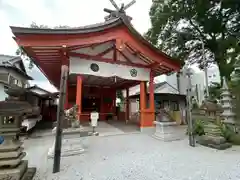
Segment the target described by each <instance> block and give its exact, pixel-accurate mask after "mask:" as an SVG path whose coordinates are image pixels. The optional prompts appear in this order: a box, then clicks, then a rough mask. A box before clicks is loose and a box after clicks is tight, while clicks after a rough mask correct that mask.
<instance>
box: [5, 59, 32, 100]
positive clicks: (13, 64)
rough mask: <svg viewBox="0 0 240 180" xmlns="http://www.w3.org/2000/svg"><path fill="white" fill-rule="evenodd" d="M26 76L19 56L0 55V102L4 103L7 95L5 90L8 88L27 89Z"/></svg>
mask: <svg viewBox="0 0 240 180" xmlns="http://www.w3.org/2000/svg"><path fill="white" fill-rule="evenodd" d="M28 80H32V78H31V77H30V76H28V75H27V73H26V70H25V67H24V64H23V62H22V59H21V58H20V57H19V56H8V55H0V101H4V100H5V98H6V97H8V95H7V94H6V93H5V88H7V87H10V86H19V87H23V88H24V87H28V86H29V83H28Z"/></svg>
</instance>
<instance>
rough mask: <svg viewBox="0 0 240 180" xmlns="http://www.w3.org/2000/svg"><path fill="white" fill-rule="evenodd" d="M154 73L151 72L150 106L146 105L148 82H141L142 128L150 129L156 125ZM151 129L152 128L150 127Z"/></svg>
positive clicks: (142, 129)
mask: <svg viewBox="0 0 240 180" xmlns="http://www.w3.org/2000/svg"><path fill="white" fill-rule="evenodd" d="M153 78H154V76H153V73H152V72H151V73H150V82H149V107H148V108H147V107H146V103H147V101H146V82H141V84H140V129H141V131H145V130H146V131H148V129H149V128H152V127H153V126H154V120H155V109H154V82H153ZM149 130H150V129H149ZM151 131H152V130H151Z"/></svg>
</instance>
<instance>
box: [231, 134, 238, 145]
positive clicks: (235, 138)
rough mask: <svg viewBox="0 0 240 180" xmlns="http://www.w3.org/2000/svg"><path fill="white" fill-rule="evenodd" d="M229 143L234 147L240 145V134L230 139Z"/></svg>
mask: <svg viewBox="0 0 240 180" xmlns="http://www.w3.org/2000/svg"><path fill="white" fill-rule="evenodd" d="M229 142H231V143H232V144H234V145H240V134H234V135H232V136H231V137H230V139H229Z"/></svg>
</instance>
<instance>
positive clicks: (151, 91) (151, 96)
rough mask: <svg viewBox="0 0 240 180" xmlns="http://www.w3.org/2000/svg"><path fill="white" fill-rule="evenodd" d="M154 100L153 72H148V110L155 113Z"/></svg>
mask: <svg viewBox="0 0 240 180" xmlns="http://www.w3.org/2000/svg"><path fill="white" fill-rule="evenodd" d="M154 105H155V100H154V76H153V71H151V72H150V81H149V109H150V110H152V111H155V107H154Z"/></svg>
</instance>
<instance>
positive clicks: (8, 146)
mask: <svg viewBox="0 0 240 180" xmlns="http://www.w3.org/2000/svg"><path fill="white" fill-rule="evenodd" d="M22 144H23V143H22V142H20V141H19V142H15V143H9V144H5V143H4V142H3V144H1V145H0V152H8V151H14V150H17V149H18V148H19V147H21V146H22Z"/></svg>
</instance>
